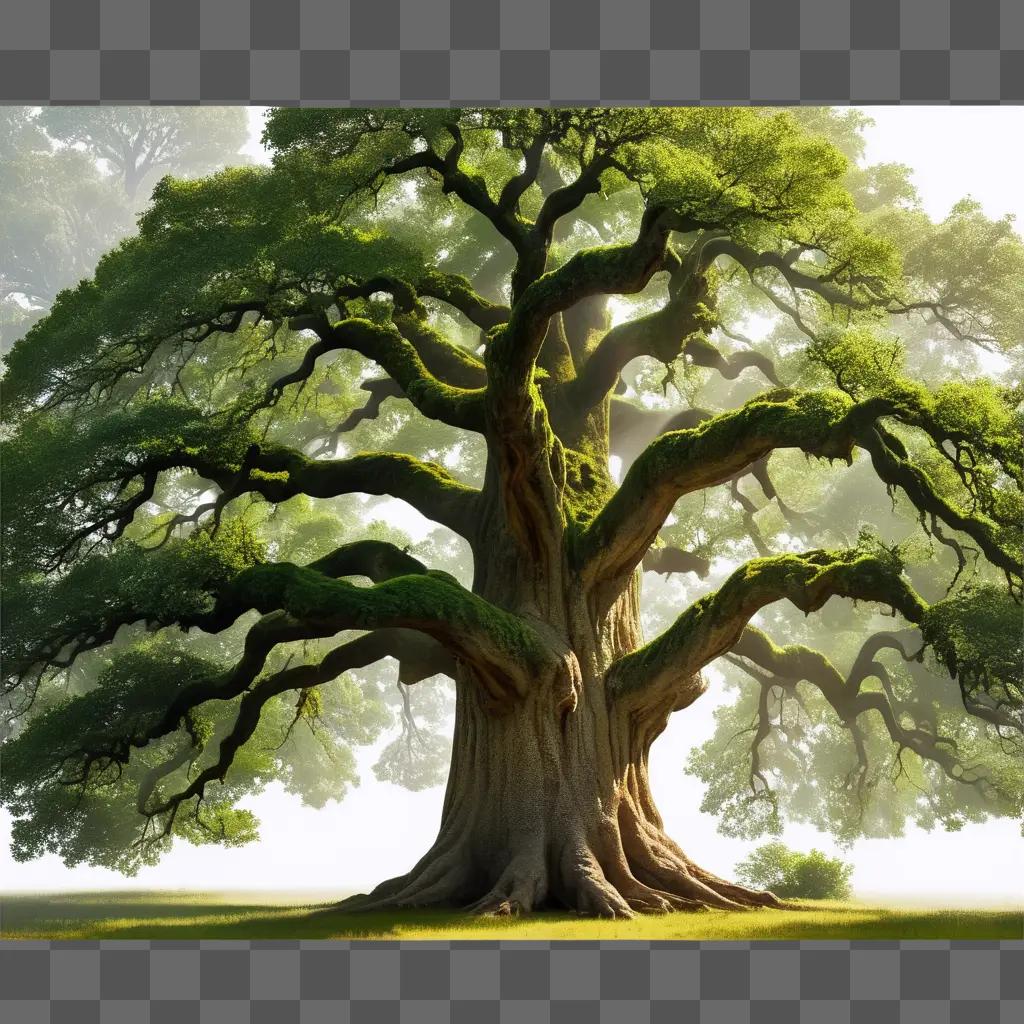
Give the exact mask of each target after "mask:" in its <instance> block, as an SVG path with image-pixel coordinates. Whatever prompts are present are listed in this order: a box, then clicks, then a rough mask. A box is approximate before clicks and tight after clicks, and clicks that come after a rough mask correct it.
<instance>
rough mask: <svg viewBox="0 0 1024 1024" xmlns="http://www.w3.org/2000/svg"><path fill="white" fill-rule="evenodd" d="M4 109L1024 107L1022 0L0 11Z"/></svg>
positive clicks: (203, 1)
mask: <svg viewBox="0 0 1024 1024" xmlns="http://www.w3.org/2000/svg"><path fill="white" fill-rule="evenodd" d="M0 101H2V102H8V103H40V102H53V103H69V102H70V103H97V102H104V103H126V102H152V103H197V102H203V103H255V104H292V103H300V102H301V103H303V104H311V105H326V104H354V105H360V104H376V103H389V104H394V103H404V104H409V105H426V104H429V105H435V104H436V105H441V106H444V105H448V104H517V105H518V104H525V105H530V104H548V103H554V104H585V103H589V104H598V103H601V104H649V103H655V104H687V103H772V104H775V103H849V102H854V103H880V102H904V103H933V102H934V103H949V102H954V103H957V102H963V103H974V102H986V103H992V102H1006V103H1014V102H1022V101H1024V0H0Z"/></svg>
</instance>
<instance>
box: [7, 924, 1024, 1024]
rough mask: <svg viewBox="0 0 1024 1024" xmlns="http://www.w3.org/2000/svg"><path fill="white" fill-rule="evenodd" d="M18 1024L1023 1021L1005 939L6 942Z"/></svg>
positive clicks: (1021, 994)
mask: <svg viewBox="0 0 1024 1024" xmlns="http://www.w3.org/2000/svg"><path fill="white" fill-rule="evenodd" d="M0 993H2V1001H0V1016H2V1017H3V1019H4V1020H7V1021H10V1022H11V1024H37V1022H39V1024H43V1022H46V1024H72V1022H74V1024H96V1022H101V1021H102V1022H103V1024H147V1022H149V1024H170V1022H172V1021H173V1022H174V1024H191V1022H206V1021H216V1022H218V1024H236V1022H238V1024H240V1022H242V1021H245V1022H246V1024H327V1022H332V1024H338V1022H348V1024H387V1022H394V1024H407V1022H415V1024H435V1022H437V1024H440V1022H448V1024H491V1022H494V1024H499V1022H500V1024H590V1022H593V1024H620V1022H621V1024H668V1022H670V1021H671V1022H673V1024H687V1022H693V1024H697V1022H698V1021H700V1022H701V1024H718V1022H721V1024H725V1022H728V1024H741V1022H746V1024H796V1022H799V1024H819V1022H820V1024H844V1022H845V1024H868V1022H870V1024H1011V1022H1012V1024H1019V1022H1020V1021H1021V1020H1024V941H1014V942H1006V941H1004V942H958V941H953V942H933V941H928V942H923V941H922V942H917V941H914V942H911V941H903V942H856V941H854V942H834V941H829V942H811V941H808V942H752V943H751V942H600V943H599V942H555V943H550V942H498V941H490V942H403V943H399V942H394V943H388V942H337V941H324V942H321V941H301V942H300V941H292V942H255V941H254V942H241V941H238V942H235V941H200V940H195V941H163V942H160V941H154V942H141V941H140V942H74V943H61V942H52V943H48V942H5V943H0Z"/></svg>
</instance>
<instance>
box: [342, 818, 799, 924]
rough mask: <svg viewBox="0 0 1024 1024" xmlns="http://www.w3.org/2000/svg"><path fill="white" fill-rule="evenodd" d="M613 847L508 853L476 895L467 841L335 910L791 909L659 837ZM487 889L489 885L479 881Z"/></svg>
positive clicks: (653, 833)
mask: <svg viewBox="0 0 1024 1024" xmlns="http://www.w3.org/2000/svg"><path fill="white" fill-rule="evenodd" d="M617 839H621V840H622V841H621V844H620V846H619V849H618V850H611V849H609V847H608V846H607V844H605V843H598V844H597V847H598V848H597V850H595V849H593V848H591V847H590V846H587V845H585V844H583V843H582V841H581V840H578V839H577V840H574V841H572V842H569V843H565V844H563V845H562V848H561V852H560V854H559V855H558V856H556V857H552V856H551V850H550V849H549V850H548V857H547V858H545V857H544V856H542V855H541V854H540V853H539V852H537V851H536V850H533V851H530V852H529V853H521V854H518V855H516V856H513V857H512V858H511V859H510V860H509V862H508V864H507V865H506V866H505V868H504V869H503V870H502V871H501V872H500V874H498V876H497V878H496V879H495V880H494V881H493V882H492V883H491V884H490V885H489V887H487V888H486V889H485V891H484V892H483V895H480V896H478V897H477V898H475V899H474V898H473V897H472V891H473V889H474V886H476V891H477V892H480V889H481V888H483V887H484V886H483V885H480V883H479V881H476V880H475V879H476V876H477V874H478V873H477V872H474V871H473V869H472V867H471V860H470V858H469V856H468V851H467V847H466V845H465V844H454V845H453V844H445V845H446V846H448V848H447V849H444V850H443V851H438V852H434V851H432V852H431V853H430V854H428V855H427V856H426V857H424V858H423V859H422V860H421V861H420V863H419V864H417V866H416V867H415V868H414V869H413V871H411V872H410V873H409V874H407V875H402V876H400V877H398V878H393V879H389V880H388V881H386V882H383V883H381V884H380V885H378V886H377V887H376V888H375V889H374V890H373V891H372V892H370V893H368V894H365V895H359V896H352V897H350V898H348V899H346V900H344V901H342V902H341V903H340V904H338V905H337V907H336V908H334V909H340V910H344V911H350V912H353V913H364V912H370V911H376V910H384V909H400V908H412V907H429V906H438V907H442V906H443V907H451V908H458V909H462V910H465V911H466V912H468V913H471V914H475V915H481V916H493V917H518V916H520V915H522V914H527V913H530V912H531V911H534V910H541V909H555V908H560V909H568V910H572V911H575V912H577V913H579V914H581V915H584V916H588V917H597V918H610V919H628V918H632V917H635V916H636V915H637V914H667V913H672V912H676V911H690V912H692V911H698V910H706V909H716V910H732V911H736V910H751V909H757V908H769V907H773V908H782V907H786V906H788V905H787V904H785V903H783V902H782V901H781V900H779V899H778V898H777V897H776V896H775V895H774V894H772V893H770V892H762V891H758V890H755V889H748V888H746V887H745V886H742V885H738V884H736V883H734V882H728V881H726V880H724V879H721V878H718V877H717V876H716V875H713V874H711V873H710V872H709V871H705V870H704V869H703V868H700V867H698V866H697V865H695V864H694V863H693V862H692V861H690V860H689V859H688V858H687V857H686V855H685V854H683V852H682V851H681V850H680V849H679V847H678V846H676V845H675V843H673V842H672V841H671V840H670V839H668V837H667V836H665V835H664V833H660V832H659V830H655V829H654V828H653V826H649V828H648V829H644V830H640V829H636V830H632V831H631V832H630V834H629V835H623V836H621V837H618V836H617ZM484 885H486V883H484Z"/></svg>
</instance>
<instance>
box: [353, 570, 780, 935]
mask: <svg viewBox="0 0 1024 1024" xmlns="http://www.w3.org/2000/svg"><path fill="white" fill-rule="evenodd" d="M636 605H637V602H636V594H635V592H634V591H633V590H632V588H631V590H630V592H629V593H628V594H627V595H624V596H623V598H621V599H620V600H619V601H618V602H616V603H615V605H614V606H613V608H612V610H611V612H610V613H608V614H606V615H604V616H602V617H601V625H600V627H599V628H597V629H595V628H593V625H592V623H588V622H587V621H586V620H587V617H588V616H587V614H586V613H583V614H577V615H572V614H570V615H569V616H568V618H569V619H570V624H569V628H568V633H569V637H568V639H569V645H570V648H571V650H572V652H573V655H572V656H570V658H569V659H568V660H569V663H570V664H572V665H573V666H574V668H573V669H572V670H570V674H572V675H575V676H576V678H574V679H570V680H568V682H567V683H565V681H563V682H564V683H565V685H555V686H535V687H533V688H532V689H531V690H530V691H529V694H528V696H527V697H526V698H525V699H524V700H521V701H517V702H515V703H514V704H512V705H510V706H506V707H502V708H499V709H496V708H494V707H493V706H491V705H489V704H488V703H487V700H486V697H485V693H484V688H483V687H481V686H480V685H479V684H478V683H477V682H476V681H475V680H474V679H473V678H472V676H471V675H470V674H469V673H468V672H465V671H463V672H462V673H461V674H460V676H459V677H458V678H457V680H456V695H457V696H456V712H455V734H454V745H453V750H452V762H451V770H450V774H449V779H448V788H447V793H446V796H445V802H444V808H443V812H442V820H441V827H440V831H439V833H438V836H437V839H436V840H435V842H434V844H433V846H432V847H431V848H430V850H429V851H428V852H427V854H426V855H425V856H424V857H423V858H422V859H421V860H420V861H419V862H418V863H417V864H416V865H415V867H414V868H413V869H412V870H411V871H410V872H409V873H408V874H407V875H403V876H401V877H399V878H394V879H391V880H389V881H387V882H384V883H382V884H381V885H379V886H378V887H377V888H376V889H374V891H373V892H371V893H370V894H369V895H366V896H357V897H353V898H352V899H350V900H347V901H346V902H345V903H344V904H343V906H344V907H346V908H347V909H351V910H354V911H358V910H370V909H376V908H383V907H398V906H429V905H443V906H455V907H469V908H472V909H473V910H475V911H478V912H481V913H494V914H518V913H521V912H526V911H530V910H534V909H540V908H545V907H562V908H568V909H571V910H575V911H578V912H580V913H584V914H588V915H596V916H600V917H629V916H631V915H632V914H634V913H635V912H647V913H658V912H664V911H668V910H671V909H698V908H700V907H707V906H712V907H722V908H733V909H735V908H738V907H749V906H765V905H774V904H776V903H777V901H776V900H775V898H774V897H773V896H772V895H771V894H770V893H762V892H754V891H752V890H748V889H745V888H743V887H741V886H736V885H732V884H730V883H728V882H725V881H723V880H722V879H719V878H717V877H715V876H714V875H711V874H710V873H708V872H707V871H704V870H703V869H701V868H700V867H698V866H697V865H695V864H694V863H693V862H692V861H691V860H690V859H689V858H688V857H687V856H686V854H685V853H684V852H683V851H682V849H680V847H679V846H677V845H676V844H675V843H674V842H673V841H672V840H671V839H670V838H669V837H668V836H667V835H666V834H665V832H664V829H663V827H662V821H661V818H660V816H659V814H658V812H657V809H656V808H655V805H654V800H653V798H652V795H651V791H650V787H649V784H648V775H647V753H648V749H649V747H650V744H651V742H652V741H653V740H654V738H655V737H656V736H657V735H658V733H660V732H661V730H662V729H663V728H664V725H665V723H666V721H667V717H668V714H669V713H670V712H671V710H672V709H671V708H665V707H662V708H654V709H650V710H649V711H646V710H645V712H644V713H643V714H642V715H639V714H637V712H636V711H635V710H634V711H632V712H626V711H624V710H621V709H618V708H616V707H614V706H613V707H609V705H608V702H607V699H606V696H605V686H604V678H603V677H604V671H605V669H606V668H607V665H608V664H609V663H610V661H611V660H612V659H613V658H614V657H616V656H618V655H620V654H621V653H624V651H626V650H632V649H634V648H635V646H636V645H637V642H638V640H639V632H638V629H637V607H636ZM573 619H574V620H575V622H576V625H575V627H574V626H573V625H572V620H573ZM577 665H578V669H579V671H578V673H577V672H576V671H575V666H577ZM696 692H699V690H697V691H696Z"/></svg>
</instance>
